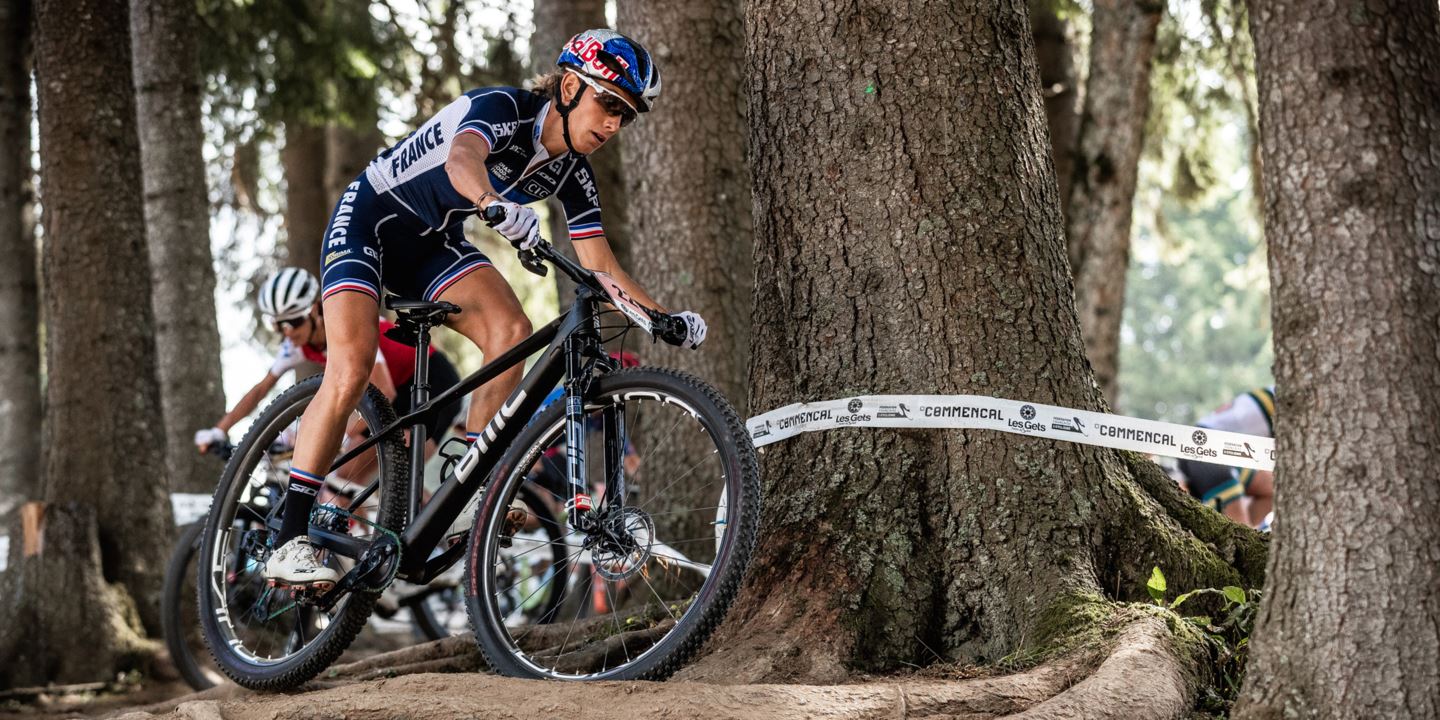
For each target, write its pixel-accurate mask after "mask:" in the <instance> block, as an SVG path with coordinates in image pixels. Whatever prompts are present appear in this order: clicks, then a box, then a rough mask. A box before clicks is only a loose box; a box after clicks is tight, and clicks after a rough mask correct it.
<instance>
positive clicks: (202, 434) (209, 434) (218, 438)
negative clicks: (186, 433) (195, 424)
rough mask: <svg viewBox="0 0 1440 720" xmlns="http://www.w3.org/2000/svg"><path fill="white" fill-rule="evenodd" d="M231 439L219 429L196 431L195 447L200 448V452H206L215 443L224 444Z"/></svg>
mask: <svg viewBox="0 0 1440 720" xmlns="http://www.w3.org/2000/svg"><path fill="white" fill-rule="evenodd" d="M229 439H230V436H229V435H226V434H225V431H224V430H221V429H220V428H218V427H212V428H209V429H208V430H196V431H195V447H197V448H200V452H205V449H206V448H208V447H210V446H211V445H214V444H215V443H223V442H225V441H227V440H229Z"/></svg>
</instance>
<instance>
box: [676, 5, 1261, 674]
mask: <svg viewBox="0 0 1440 720" xmlns="http://www.w3.org/2000/svg"><path fill="white" fill-rule="evenodd" d="M745 19H746V23H747V31H746V33H747V39H746V42H747V50H748V58H749V65H748V66H749V72H750V76H749V87H750V89H751V91H752V93H753V95H752V101H751V105H750V107H751V112H750V115H749V118H750V147H751V154H750V156H751V159H752V163H753V165H752V171H753V173H754V188H755V202H756V211H755V262H756V298H755V313H754V317H755V324H754V343H753V347H754V351H755V359H754V362H753V364H752V367H751V371H750V379H751V387H752V395H751V405H752V407H755V408H773V407H777V406H781V405H785V404H787V403H791V402H796V401H802V400H817V399H828V398H833V397H837V396H841V397H843V396H844V395H845V394H863V393H926V394H928V393H936V394H952V393H973V394H981V395H993V396H998V397H1004V398H1013V399H1022V400H1033V401H1038V402H1043V403H1052V404H1056V405H1062V406H1068V407H1074V408H1084V409H1092V410H1093V409H1097V408H1099V407H1100V406H1101V404H1102V401H1101V398H1100V396H1099V394H1098V393H1097V392H1095V390H1094V387H1093V385H1092V379H1091V373H1090V371H1089V369H1088V368H1087V367H1086V364H1085V358H1084V351H1083V346H1082V344H1081V341H1080V329H1079V323H1078V320H1077V318H1076V316H1075V312H1074V309H1073V307H1074V306H1073V305H1072V304H1071V303H1070V301H1069V298H1070V297H1071V296H1072V295H1071V293H1072V286H1071V284H1070V276H1069V272H1068V266H1067V260H1066V255H1065V244H1064V236H1063V233H1062V229H1061V216H1060V203H1059V197H1058V195H1057V191H1056V185H1055V178H1054V175H1053V174H1052V172H1051V170H1050V167H1051V166H1050V162H1049V157H1048V155H1049V147H1048V143H1047V141H1046V131H1045V125H1044V123H1045V119H1044V114H1043V110H1042V108H1041V103H1040V97H1039V92H1038V90H1039V85H1040V81H1039V77H1038V75H1037V72H1036V64H1035V55H1034V50H1033V44H1032V42H1031V38H1030V32H1029V25H1028V23H1027V21H1026V5H1025V3H1024V2H1020V1H1019V0H1010V1H1009V2H1005V3H1001V4H1000V5H999V6H998V7H996V6H993V5H992V4H990V3H983V2H979V0H971V1H970V2H960V3H955V2H950V1H945V2H942V1H940V0H928V1H919V2H912V3H909V4H907V5H905V6H904V7H903V8H901V7H897V6H895V5H893V4H888V3H879V2H874V3H871V2H867V3H862V6H861V7H860V8H859V9H850V10H845V11H836V10H835V8H834V7H833V6H830V5H827V4H826V3H824V2H823V0H809V1H808V2H787V3H784V4H783V7H777V6H775V5H774V4H772V3H770V2H762V1H761V0H751V2H749V3H748V4H747V9H746V18H745ZM856 47H884V48H886V51H885V52H879V53H870V54H865V55H862V56H856V55H855V54H854V52H853V48H856ZM956 58H964V59H965V62H957V61H956ZM762 99H763V101H762ZM916 108H926V111H924V112H916V111H915V110H916ZM913 410H914V412H915V413H920V412H922V409H921V408H914V409H913ZM873 411H874V408H868V407H864V406H863V405H862V406H861V407H860V408H859V409H858V410H856V411H855V412H856V413H857V414H865V413H872V412H873ZM1007 419H1010V418H1007ZM1030 419H1031V418H1025V420H1030ZM1013 420H1014V421H1016V422H1024V421H1023V420H1022V419H1021V418H1013ZM1038 421H1048V418H1044V417H1040V418H1038ZM763 472H764V475H765V483H766V493H767V497H766V506H765V510H764V518H763V526H764V528H765V529H764V531H763V534H762V536H761V539H760V544H759V546H758V548H757V551H756V557H755V560H754V561H753V563H752V565H751V568H750V573H749V575H748V577H747V579H746V581H745V584H744V586H743V588H742V590H741V596H740V598H739V599H738V600H737V603H736V606H735V607H734V608H733V609H732V610H731V613H730V616H729V618H727V620H726V623H725V625H724V627H723V628H722V629H721V630H720V632H719V634H718V635H717V637H716V638H715V639H714V640H713V641H712V642H711V643H710V647H711V648H713V649H714V652H712V654H710V655H709V656H708V657H706V658H705V659H703V660H702V661H701V662H700V663H699V664H698V665H696V666H695V667H694V668H692V669H691V670H690V671H687V673H686V674H688V675H691V676H693V677H711V678H727V679H728V680H729V681H731V682H744V681H747V680H756V679H765V678H770V679H775V678H792V679H800V680H803V679H812V680H836V679H840V678H842V677H844V676H845V674H846V673H847V671H849V670H850V669H853V668H862V669H866V670H876V671H884V670H894V669H900V668H903V667H908V666H912V665H926V664H930V663H932V662H935V661H937V660H940V659H961V660H967V661H972V662H973V661H982V662H983V661H995V660H998V659H1000V658H1002V657H1005V656H1007V655H1009V654H1011V653H1015V652H1017V651H1021V650H1037V649H1043V648H1047V647H1052V645H1051V643H1053V642H1055V641H1056V640H1057V639H1058V638H1060V637H1063V636H1066V635H1068V634H1069V633H1071V632H1074V631H1075V630H1076V629H1077V628H1081V627H1085V628H1091V627H1092V625H1093V621H1094V620H1095V619H1096V617H1097V616H1096V612H1097V609H1098V608H1104V610H1103V611H1100V612H1099V615H1101V616H1109V613H1110V612H1111V610H1112V609H1113V608H1112V606H1111V605H1109V603H1107V599H1130V598H1134V597H1136V596H1137V594H1139V593H1140V592H1142V587H1143V577H1144V575H1145V574H1146V573H1148V572H1149V570H1150V567H1151V565H1160V566H1162V567H1164V568H1165V570H1166V572H1167V574H1169V575H1170V576H1171V579H1172V580H1173V579H1174V578H1175V577H1176V576H1177V575H1178V576H1183V577H1184V578H1185V579H1184V580H1181V581H1180V582H1179V583H1178V584H1179V585H1181V586H1191V587H1193V586H1195V585H1205V586H1217V585H1220V584H1227V583H1229V584H1249V585H1252V586H1253V585H1255V584H1257V583H1258V581H1259V577H1260V567H1259V566H1260V564H1262V563H1263V556H1264V552H1263V546H1262V544H1261V541H1260V540H1259V538H1258V536H1257V535H1256V534H1255V533H1254V532H1253V531H1250V530H1248V529H1244V528H1239V527H1238V526H1234V525H1233V524H1229V523H1227V521H1225V520H1224V519H1223V518H1220V517H1219V516H1218V515H1215V514H1214V513H1209V515H1206V513H1207V512H1208V511H1206V510H1204V509H1203V508H1201V507H1200V506H1199V505H1198V504H1196V503H1194V502H1191V501H1188V500H1186V499H1183V498H1181V496H1180V495H1179V493H1178V491H1177V490H1176V489H1175V487H1174V483H1172V482H1170V481H1169V480H1168V479H1166V478H1165V477H1164V476H1163V474H1161V473H1160V472H1159V470H1158V468H1156V467H1155V466H1154V465H1153V464H1152V463H1149V462H1148V461H1145V460H1143V459H1141V458H1138V457H1136V456H1133V455H1130V454H1125V453H1118V452H1113V451H1108V450H1100V449H1096V448H1093V447H1089V446H1084V445H1077V444H1068V443H1060V442H1055V441H1051V440H1044V439H1037V438H1031V437H1025V436H1023V435H1017V434H1006V433H994V432H984V431H952V432H936V431H919V432H916V431H894V430H878V429H854V430H837V431H832V432H824V433H811V434H805V435H801V436H798V437H795V438H792V439H790V440H788V441H785V442H784V443H782V444H779V445H775V446H772V447H770V448H768V449H767V452H766V454H765V461H764V466H763ZM1207 543H1208V544H1207ZM1172 571H1173V572H1172ZM1172 584H1175V583H1172Z"/></svg>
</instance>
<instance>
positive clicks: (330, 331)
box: [279, 291, 380, 542]
mask: <svg viewBox="0 0 1440 720" xmlns="http://www.w3.org/2000/svg"><path fill="white" fill-rule="evenodd" d="M324 309H325V336H326V363H325V378H324V379H323V380H322V381H321V382H320V390H319V391H318V392H317V393H316V394H315V399H314V400H312V401H311V402H310V406H309V407H307V408H306V409H305V414H304V416H302V417H301V420H300V433H299V436H298V437H297V438H296V440H295V457H294V461H293V463H292V467H293V468H295V469H297V470H301V471H304V472H307V473H310V474H312V475H314V476H317V477H320V478H323V477H325V475H326V474H327V473H328V472H329V471H330V464H331V462H333V461H334V459H335V454H336V452H337V451H338V450H339V448H340V437H341V436H342V435H343V434H344V432H345V422H346V419H347V418H348V417H349V416H350V413H351V412H352V411H353V410H354V409H355V406H356V405H358V404H359V403H360V396H361V395H362V394H363V393H364V392H365V386H366V385H367V384H368V383H369V381H370V370H371V368H372V366H373V365H374V363H375V348H376V346H377V344H378V343H379V337H380V335H379V327H378V325H377V323H376V318H378V317H379V312H380V306H379V303H377V302H376V301H375V298H373V297H370V296H369V295H366V294H364V293H359V292H351V291H344V292H338V293H336V294H334V295H331V296H330V297H328V298H325V301H324ZM311 506H312V503H309V502H300V503H291V502H286V504H285V515H286V519H287V520H290V522H285V523H283V525H284V527H285V530H282V532H281V537H280V538H279V540H280V542H284V541H286V540H289V539H290V537H292V536H294V535H298V534H299V532H297V530H296V527H297V525H298V526H299V527H301V528H303V527H304V525H300V524H299V523H301V522H303V520H302V519H301V518H293V519H292V518H291V517H290V516H291V514H292V510H293V511H295V512H298V511H300V509H301V508H303V512H304V513H305V515H306V516H307V517H308V515H309V511H310V507H311Z"/></svg>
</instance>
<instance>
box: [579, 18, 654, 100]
mask: <svg viewBox="0 0 1440 720" xmlns="http://www.w3.org/2000/svg"><path fill="white" fill-rule="evenodd" d="M555 64H556V65H557V66H559V67H562V68H566V69H568V70H574V71H575V72H578V73H583V74H585V75H588V76H590V77H593V78H598V79H600V80H605V81H607V82H612V83H614V84H615V85H617V86H619V87H620V89H622V90H624V91H626V92H628V93H630V96H631V98H633V99H634V100H635V101H636V107H635V109H636V110H638V111H640V112H642V113H643V112H650V108H651V107H653V106H654V105H655V101H656V100H657V99H659V97H660V69H659V68H657V67H655V61H654V60H653V59H651V57H650V53H649V52H648V51H646V50H645V47H644V46H643V45H641V44H640V43H638V42H635V41H634V40H631V39H630V38H628V37H625V36H624V35H621V34H620V33H617V32H615V31H614V30H609V29H605V28H600V29H598V30H586V31H584V32H582V33H580V34H579V35H576V36H575V37H573V38H570V42H567V43H565V47H563V48H561V49H560V58H559V59H557V60H556V61H555ZM583 92H584V90H583V89H582V90H581V93H583ZM576 98H577V99H578V98H579V94H577V95H576ZM572 106H573V102H572Z"/></svg>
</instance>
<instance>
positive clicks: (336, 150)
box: [315, 115, 385, 247]
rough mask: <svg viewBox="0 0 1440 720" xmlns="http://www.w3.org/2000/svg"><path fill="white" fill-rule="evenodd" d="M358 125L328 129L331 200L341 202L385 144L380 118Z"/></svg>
mask: <svg viewBox="0 0 1440 720" xmlns="http://www.w3.org/2000/svg"><path fill="white" fill-rule="evenodd" d="M356 122H357V124H356V125H355V126H350V125H341V124H334V125H330V126H328V127H326V128H325V195H326V196H327V197H329V198H330V199H331V200H339V198H340V193H342V192H344V191H345V186H346V185H349V184H350V183H351V182H352V181H354V180H355V178H357V177H359V175H360V173H362V172H364V171H365V166H366V165H369V164H370V160H371V159H373V158H374V157H375V154H376V153H377V152H379V151H380V146H381V145H382V144H383V143H384V142H385V138H384V137H383V136H382V135H381V134H380V128H379V127H378V126H377V125H376V123H377V122H379V119H378V116H377V115H371V116H369V117H368V118H357V119H356ZM326 220H327V221H328V220H329V218H326ZM322 232H323V229H322ZM315 245H316V247H319V246H320V242H319V241H318V240H317V241H316V243H315Z"/></svg>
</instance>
